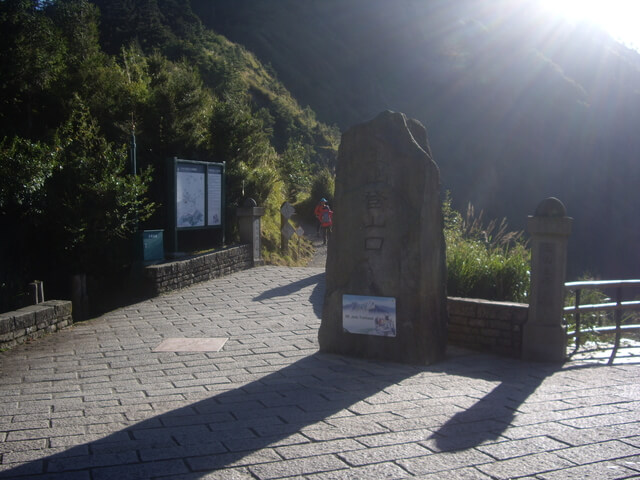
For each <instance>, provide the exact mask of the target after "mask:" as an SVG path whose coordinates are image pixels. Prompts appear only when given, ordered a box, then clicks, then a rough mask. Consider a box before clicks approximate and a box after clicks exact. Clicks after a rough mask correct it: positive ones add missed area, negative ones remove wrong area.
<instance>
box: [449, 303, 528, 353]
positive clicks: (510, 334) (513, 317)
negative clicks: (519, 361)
mask: <svg viewBox="0 0 640 480" xmlns="http://www.w3.org/2000/svg"><path fill="white" fill-rule="evenodd" d="M448 304H449V343H450V344H451V345H456V346H459V347H464V348H469V349H471V350H479V351H483V352H489V353H495V354H498V355H503V356H507V357H512V358H520V357H521V356H522V328H523V326H524V324H525V322H526V321H527V317H528V311H529V305H527V304H526V303H512V302H493V301H489V300H480V299H475V298H458V297H449V298H448Z"/></svg>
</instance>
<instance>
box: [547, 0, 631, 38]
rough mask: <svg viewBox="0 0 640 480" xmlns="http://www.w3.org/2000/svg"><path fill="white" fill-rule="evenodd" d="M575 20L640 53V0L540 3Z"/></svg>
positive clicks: (565, 0)
mask: <svg viewBox="0 0 640 480" xmlns="http://www.w3.org/2000/svg"><path fill="white" fill-rule="evenodd" d="M540 2H541V3H543V4H544V5H545V6H546V7H547V8H549V9H550V10H552V11H554V12H556V13H558V14H561V15H564V16H566V17H567V18H568V19H569V20H573V21H583V20H586V21H589V22H594V23H597V24H598V25H600V26H601V27H603V28H604V29H605V30H607V31H608V32H609V33H610V34H611V35H612V36H613V37H614V38H616V39H617V40H619V41H621V42H622V43H624V44H626V45H628V46H630V47H633V48H635V49H636V50H640V28H639V24H640V0H540Z"/></svg>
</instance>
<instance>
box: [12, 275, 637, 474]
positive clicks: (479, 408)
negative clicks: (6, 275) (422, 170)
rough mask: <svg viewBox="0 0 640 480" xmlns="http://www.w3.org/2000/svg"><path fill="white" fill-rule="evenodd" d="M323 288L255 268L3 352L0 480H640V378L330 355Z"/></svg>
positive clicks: (500, 362)
mask: <svg viewBox="0 0 640 480" xmlns="http://www.w3.org/2000/svg"><path fill="white" fill-rule="evenodd" d="M323 280H324V273H323V269H319V268H297V269H295V268H281V267H261V268H256V269H253V270H249V271H245V272H240V273H238V274H234V275H232V276H229V277H225V278H221V279H217V280H213V281H210V282H206V283H203V284H199V285H197V286H194V287H191V288H189V289H186V290H182V291H178V292H175V293H172V294H168V295H164V296H161V297H158V298H155V299H151V300H148V301H144V302H142V303H138V304H135V305H131V306H129V307H126V308H122V309H119V310H116V311H113V312H111V313H108V314H106V315H104V316H102V317H100V318H96V319H93V320H90V321H87V322H84V323H81V324H77V325H76V326H74V327H73V328H71V329H68V330H65V331H62V332H59V333H57V334H55V335H50V336H48V337H46V338H43V339H40V340H38V341H35V342H33V343H32V344H29V345H23V346H19V347H16V348H14V349H12V350H10V351H7V352H4V353H2V354H0V365H1V369H2V371H1V377H0V442H1V443H0V453H1V455H2V463H1V468H2V470H1V471H0V478H48V479H57V478H60V479H65V480H67V479H93V480H99V479H100V480H101V479H118V480H121V479H127V478H135V479H140V478H163V479H196V478H198V479H199V478H211V479H218V478H219V479H245V478H247V479H248V478H251V479H256V478H257V479H276V478H296V479H297V478H308V479H347V478H348V479H353V478H356V479H357V478H362V479H378V478H406V477H417V478H422V479H490V478H493V479H496V478H529V479H533V478H535V479H550V480H552V479H563V480H565V479H583V478H594V479H613V478H638V477H640V376H639V375H638V374H639V373H640V367H639V365H638V364H637V363H635V364H634V363H633V362H632V363H626V364H620V365H614V366H611V367H608V366H598V365H595V366H594V365H591V364H588V363H580V362H569V363H567V364H566V365H564V366H563V367H561V368H554V367H553V366H550V365H540V364H530V363H523V362H519V361H515V360H508V359H503V358H497V357H491V356H486V355H480V354H472V353H465V352H455V351H452V352H450V355H449V358H448V359H447V360H446V361H443V362H441V363H439V364H437V365H433V366H429V367H418V366H407V365H398V364H390V363H381V362H368V361H363V360H356V359H350V358H345V357H340V356H336V355H325V354H319V353H318V352H317V342H316V334H317V329H318V326H319V313H320V309H321V305H322V298H323ZM209 337H228V338H229V340H228V341H227V343H226V344H225V345H224V347H223V348H222V350H221V351H219V352H199V353H189V352H182V353H175V352H154V351H153V350H154V348H156V347H157V346H158V345H159V344H160V343H161V342H162V341H163V340H166V339H168V338H209Z"/></svg>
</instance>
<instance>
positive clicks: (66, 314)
mask: <svg viewBox="0 0 640 480" xmlns="http://www.w3.org/2000/svg"><path fill="white" fill-rule="evenodd" d="M71 324H73V318H72V317H71V302H70V301H68V300H49V301H46V302H42V303H39V304H37V305H30V306H28V307H24V308H21V309H19V310H15V311H12V312H6V313H0V348H9V347H13V346H14V345H17V344H19V343H24V342H25V341H27V340H31V339H33V338H39V337H42V336H43V335H44V334H46V333H52V332H55V331H57V330H60V329H62V328H64V327H68V326H69V325H71Z"/></svg>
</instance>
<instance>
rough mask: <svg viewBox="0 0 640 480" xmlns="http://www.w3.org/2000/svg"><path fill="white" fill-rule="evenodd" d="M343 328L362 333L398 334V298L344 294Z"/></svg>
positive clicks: (388, 335) (385, 335) (350, 331)
mask: <svg viewBox="0 0 640 480" xmlns="http://www.w3.org/2000/svg"><path fill="white" fill-rule="evenodd" d="M342 328H343V329H344V330H346V331H347V332H349V333H356V334H360V335H377V336H382V337H395V336H396V299H395V298H393V297H369V296H363V295H343V296H342Z"/></svg>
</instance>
